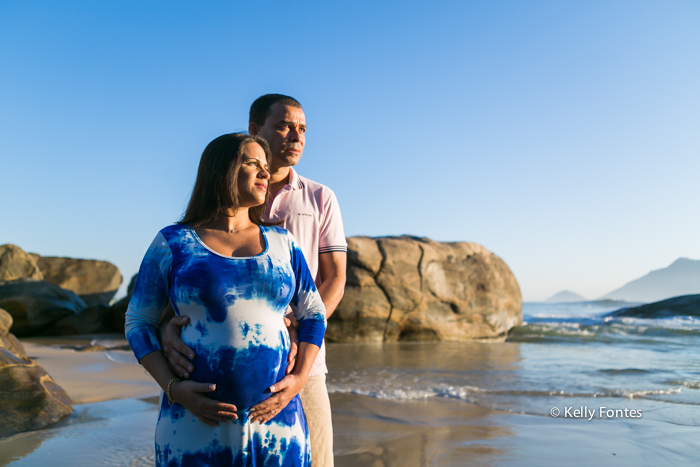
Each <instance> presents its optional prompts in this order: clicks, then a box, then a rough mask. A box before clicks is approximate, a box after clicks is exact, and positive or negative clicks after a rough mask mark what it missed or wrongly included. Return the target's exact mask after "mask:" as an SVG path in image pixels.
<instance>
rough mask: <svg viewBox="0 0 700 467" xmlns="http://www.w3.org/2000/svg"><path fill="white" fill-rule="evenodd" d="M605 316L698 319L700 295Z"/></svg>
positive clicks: (630, 308) (636, 307)
mask: <svg viewBox="0 0 700 467" xmlns="http://www.w3.org/2000/svg"><path fill="white" fill-rule="evenodd" d="M607 316H619V317H629V318H646V319H656V318H671V317H673V316H697V317H700V294H696V295H683V296H680V297H673V298H669V299H667V300H662V301H660V302H654V303H648V304H646V305H641V306H635V307H629V308H622V309H620V310H617V311H613V312H611V313H608V315H607Z"/></svg>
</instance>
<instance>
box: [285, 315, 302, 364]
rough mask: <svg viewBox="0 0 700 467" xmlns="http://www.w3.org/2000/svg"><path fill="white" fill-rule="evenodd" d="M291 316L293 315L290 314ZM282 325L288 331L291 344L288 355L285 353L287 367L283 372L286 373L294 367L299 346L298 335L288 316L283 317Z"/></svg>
mask: <svg viewBox="0 0 700 467" xmlns="http://www.w3.org/2000/svg"><path fill="white" fill-rule="evenodd" d="M291 316H292V317H293V316H294V315H291ZM284 325H285V326H287V332H289V341H290V342H291V345H290V346H289V355H287V369H286V370H285V372H284V374H285V375H288V374H289V373H291V372H292V370H293V369H294V365H295V364H296V358H297V349H298V348H299V336H298V334H297V328H296V327H295V326H294V325H293V324H292V321H291V320H290V319H289V318H284Z"/></svg>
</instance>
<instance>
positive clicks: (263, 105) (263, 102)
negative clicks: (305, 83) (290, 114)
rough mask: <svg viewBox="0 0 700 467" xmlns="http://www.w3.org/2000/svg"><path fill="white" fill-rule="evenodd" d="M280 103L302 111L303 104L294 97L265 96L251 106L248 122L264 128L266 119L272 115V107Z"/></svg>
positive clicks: (282, 95)
mask: <svg viewBox="0 0 700 467" xmlns="http://www.w3.org/2000/svg"><path fill="white" fill-rule="evenodd" d="M278 102H281V103H283V104H284V105H289V106H291V107H296V108H298V109H301V104H300V103H299V101H298V100H296V99H294V98H293V97H289V96H285V95H284V94H265V95H264V96H260V97H258V98H257V99H255V102H253V104H252V105H251V106H250V116H249V117H248V122H249V123H255V124H256V125H258V126H259V127H261V126H263V125H264V124H265V119H266V118H267V116H268V115H269V114H270V107H272V106H273V105H274V104H276V103H278Z"/></svg>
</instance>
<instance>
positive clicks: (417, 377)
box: [0, 306, 700, 467]
mask: <svg viewBox="0 0 700 467" xmlns="http://www.w3.org/2000/svg"><path fill="white" fill-rule="evenodd" d="M579 308H580V307H579ZM543 310H544V311H543ZM548 310H549V308H547V307H539V308H536V309H534V308H532V307H529V308H528V306H526V307H525V313H526V324H525V325H524V326H522V327H520V328H518V329H517V330H516V332H515V333H514V336H513V337H511V338H510V339H509V341H508V342H504V343H482V342H462V343H460V342H454V343H450V342H441V343H406V344H404V343H396V344H384V345H371V344H363V345H351V344H333V343H329V344H328V365H329V370H330V373H329V376H328V388H329V392H330V393H331V404H332V407H333V423H334V430H335V431H334V440H335V445H334V452H335V461H336V465H337V466H339V467H346V466H357V465H362V466H364V465H367V466H377V467H379V466H387V467H388V466H453V465H526V466H528V465H532V466H541V465H553V466H554V465H563V464H570V465H630V464H633V463H634V464H635V465H695V464H696V463H697V458H698V456H697V453H698V452H699V450H700V437H698V434H699V433H700V428H699V427H698V425H700V423H699V422H700V414H698V413H697V412H698V410H697V407H698V405H699V403H700V397H699V395H698V392H700V390H699V389H698V388H699V387H700V385H699V384H698V382H697V377H695V379H693V375H696V374H697V365H698V364H697V362H696V359H695V358H694V357H693V351H692V348H693V346H694V344H696V342H695V341H696V340H697V338H698V332H697V329H694V328H693V326H697V323H695V322H693V321H690V322H687V320H686V321H682V320H681V322H680V323H679V322H678V320H676V321H671V322H669V323H661V324H658V325H657V328H656V329H655V330H654V329H652V326H651V324H650V323H635V322H633V321H629V320H627V321H620V322H619V323H618V324H617V325H618V326H627V327H625V328H621V329H623V331H620V329H616V328H615V327H614V326H615V325H614V324H611V322H610V320H607V321H606V319H605V318H600V320H599V321H600V323H603V324H600V323H598V324H596V323H597V322H596V321H595V320H594V318H592V317H591V316H599V315H600V310H599V309H593V310H589V309H586V310H588V311H586V310H583V311H582V309H577V311H576V310H575V311H576V312H575V313H574V314H573V315H572V314H571V313H569V314H568V315H566V316H565V317H563V318H562V317H560V318H558V319H557V318H556V317H553V316H558V315H560V314H561V313H562V311H561V309H556V310H554V311H555V312H551V310H549V311H548ZM604 311H605V309H604ZM547 313H549V315H552V316H550V317H546V316H543V315H547ZM576 313H578V314H581V313H584V314H585V313H588V315H587V317H580V316H579V317H578V318H576V317H574V316H575V315H576ZM527 320H530V321H527ZM577 320H578V321H577ZM586 320H587V321H586ZM574 322H576V323H577V324H575V325H574ZM624 323H627V324H624ZM674 323H675V324H674ZM596 326H598V327H597V328H595V327H596ZM673 326H675V328H674V327H673ZM545 327H546V330H545V329H544V328H545ZM678 327H680V328H681V329H676V328H678ZM594 328H595V329H597V330H595V329H594ZM634 329H637V335H636V336H635V335H634V332H633V330H634ZM664 329H665V330H666V331H663V330H664ZM664 333H665V334H664ZM537 336H539V337H537ZM95 338H96V339H95ZM93 339H95V340H93ZM23 342H24V343H25V345H26V347H27V352H28V354H29V355H30V356H32V357H33V358H36V359H37V362H38V363H40V364H41V365H42V366H43V367H44V368H45V369H46V370H47V371H48V372H49V373H50V374H51V375H52V376H53V377H54V378H55V379H56V381H57V382H58V383H59V384H60V385H61V386H63V387H64V388H65V389H66V391H67V392H68V394H69V395H70V396H71V398H72V399H73V401H74V404H75V405H74V409H75V410H74V414H73V415H71V416H70V417H69V418H68V419H66V420H64V421H63V422H61V423H59V424H57V425H55V426H53V427H50V428H48V429H44V430H39V431H35V432H29V433H21V434H17V435H14V436H11V437H9V438H5V439H3V440H0V465H13V466H39V465H57V466H62V465H71V466H76V467H81V466H98V465H105V466H106V465H110V466H116V465H124V466H152V465H153V463H154V452H153V450H154V447H153V436H154V429H155V423H156V419H157V402H158V397H159V394H160V391H159V388H158V387H157V385H156V384H155V383H154V382H152V380H151V379H150V377H149V376H148V375H147V374H146V373H145V371H144V370H143V368H141V367H140V366H139V365H138V364H136V362H135V360H134V357H133V355H132V354H131V352H130V351H128V350H121V348H122V347H121V346H122V345H124V344H125V341H123V339H122V340H121V341H120V340H119V338H118V336H87V337H84V338H81V339H71V338H66V339H55V338H54V339H50V338H41V339H39V338H33V339H26V340H24V341H23ZM91 342H92V344H93V345H90V344H91ZM76 349H79V350H76ZM683 352H686V353H685V354H684V353H683ZM554 408H556V409H558V410H559V413H558V416H557V417H554V416H553V412H552V411H553V409H554ZM601 408H602V409H601ZM625 409H626V410H627V413H626V414H625V412H624V411H625ZM609 410H612V412H609ZM616 411H618V412H616ZM632 411H634V412H632ZM591 413H592V416H591ZM618 415H620V416H618ZM637 415H640V416H637Z"/></svg>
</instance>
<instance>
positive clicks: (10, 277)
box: [0, 243, 44, 282]
mask: <svg viewBox="0 0 700 467" xmlns="http://www.w3.org/2000/svg"><path fill="white" fill-rule="evenodd" d="M43 278H44V276H43V275H42V274H41V271H40V270H39V267H38V266H37V264H36V261H35V260H34V258H32V256H31V255H30V254H29V253H25V252H24V250H22V249H21V248H20V247H18V246H15V245H11V244H9V243H8V244H6V245H0V282H4V281H14V280H17V279H36V280H42V279H43Z"/></svg>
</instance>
